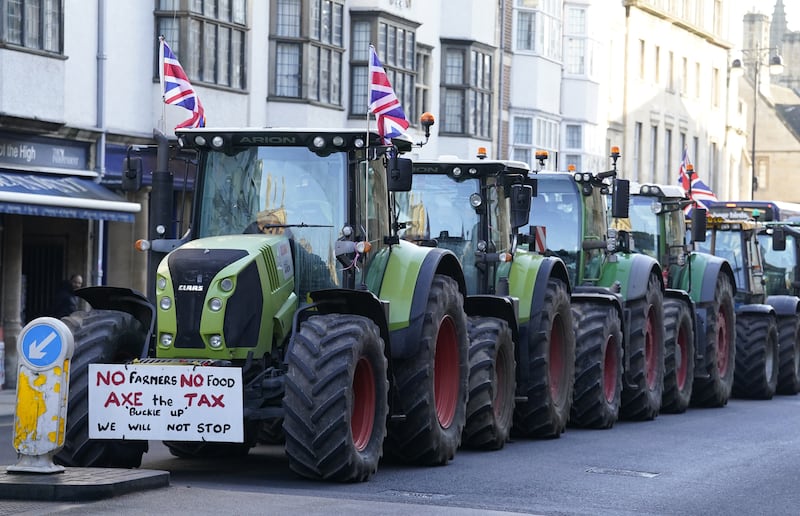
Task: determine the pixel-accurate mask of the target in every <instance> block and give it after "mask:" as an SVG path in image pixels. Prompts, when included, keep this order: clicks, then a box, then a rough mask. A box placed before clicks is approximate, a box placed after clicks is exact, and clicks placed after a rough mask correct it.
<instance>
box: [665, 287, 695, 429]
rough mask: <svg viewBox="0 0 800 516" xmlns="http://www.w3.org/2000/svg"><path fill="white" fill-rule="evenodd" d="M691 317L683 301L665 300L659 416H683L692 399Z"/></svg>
mask: <svg viewBox="0 0 800 516" xmlns="http://www.w3.org/2000/svg"><path fill="white" fill-rule="evenodd" d="M692 315H693V314H692V311H691V308H690V306H689V305H688V304H687V303H685V302H684V301H683V300H681V299H665V300H664V330H665V331H664V393H663V394H662V396H661V412H665V413H672V414H680V413H682V412H685V411H686V408H687V407H688V406H689V402H690V401H691V399H692V380H693V378H694V329H693V327H692Z"/></svg>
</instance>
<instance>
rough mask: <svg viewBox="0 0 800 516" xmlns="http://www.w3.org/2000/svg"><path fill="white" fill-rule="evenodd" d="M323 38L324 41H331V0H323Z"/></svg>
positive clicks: (321, 23)
mask: <svg viewBox="0 0 800 516" xmlns="http://www.w3.org/2000/svg"><path fill="white" fill-rule="evenodd" d="M320 25H321V26H322V37H321V38H320V39H322V42H323V43H330V42H331V2H330V0H323V2H322V20H321V22H320Z"/></svg>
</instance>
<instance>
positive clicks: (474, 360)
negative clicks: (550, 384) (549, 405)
mask: <svg viewBox="0 0 800 516" xmlns="http://www.w3.org/2000/svg"><path fill="white" fill-rule="evenodd" d="M468 329H469V330H468V331H469V401H468V402H467V422H466V425H465V426H464V432H463V434H462V444H463V445H464V446H467V447H470V448H479V449H486V450H499V449H500V448H502V447H503V446H504V445H505V443H506V441H507V440H508V436H509V434H510V432H511V424H512V421H513V417H514V394H515V391H516V377H515V369H514V368H515V364H516V362H515V360H514V340H513V338H512V336H511V329H510V328H509V327H508V323H507V322H505V321H504V320H502V319H497V318H494V317H470V318H469V319H468Z"/></svg>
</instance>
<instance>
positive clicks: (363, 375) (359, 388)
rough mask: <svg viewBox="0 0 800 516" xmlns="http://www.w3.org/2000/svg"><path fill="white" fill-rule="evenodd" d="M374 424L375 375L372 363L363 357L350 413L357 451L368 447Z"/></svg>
mask: <svg viewBox="0 0 800 516" xmlns="http://www.w3.org/2000/svg"><path fill="white" fill-rule="evenodd" d="M374 424H375V373H374V372H373V370H372V364H371V363H370V361H369V360H367V359H366V358H365V357H361V358H360V359H359V360H358V362H357V363H356V371H355V373H354V374H353V407H352V409H351V413H350V431H351V432H352V434H353V445H354V446H355V447H356V450H358V451H363V450H364V448H366V447H367V445H368V444H369V440H370V438H371V437H372V427H373V425H374Z"/></svg>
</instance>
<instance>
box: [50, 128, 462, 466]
mask: <svg viewBox="0 0 800 516" xmlns="http://www.w3.org/2000/svg"><path fill="white" fill-rule="evenodd" d="M177 136H178V144H179V147H180V148H181V149H182V150H183V152H186V151H187V150H188V151H191V152H193V153H194V154H195V158H194V159H196V162H197V175H196V177H195V178H194V182H193V189H194V190H193V194H194V202H193V207H192V213H191V224H190V225H188V227H187V228H186V232H185V233H183V230H181V231H173V230H170V229H169V228H173V227H174V226H175V225H176V224H175V218H174V216H173V208H172V207H171V206H170V204H169V203H171V201H172V195H173V186H172V181H171V173H170V172H169V170H168V163H169V159H168V158H166V157H165V156H167V155H168V154H169V152H170V146H169V145H168V143H166V141H165V140H164V139H162V140H161V141H160V142H159V154H158V158H159V159H158V167H157V170H156V171H154V172H153V192H152V194H151V227H152V228H155V234H154V235H153V237H152V238H151V240H150V241H149V247H150V252H151V253H152V260H151V262H152V264H153V266H154V270H153V271H152V277H153V294H152V296H151V299H148V298H147V297H145V296H143V295H142V294H139V293H138V292H135V291H133V290H131V289H124V288H112V287H105V288H97V289H88V290H84V291H83V292H82V295H83V297H84V298H85V299H86V300H87V301H88V302H89V303H90V305H91V306H92V310H90V311H88V312H78V313H75V314H73V315H72V316H70V317H68V318H66V319H65V321H66V322H67V323H68V324H69V325H70V327H71V328H72V331H73V333H74V335H75V340H76V352H75V357H74V359H73V369H72V378H71V385H70V393H69V394H70V399H69V414H68V419H67V436H66V445H65V447H64V449H63V450H62V451H61V452H60V454H59V456H58V459H59V460H60V461H61V462H62V463H64V464H67V465H73V466H109V465H112V466H128V467H131V466H134V467H135V466H138V465H139V463H140V462H141V457H142V453H143V452H144V451H145V450H146V447H147V442H146V441H139V440H136V441H133V440H113V441H106V440H95V439H90V438H89V437H88V435H89V431H88V423H87V414H88V413H89V411H94V410H99V407H96V406H95V405H92V406H89V405H88V404H87V380H88V378H87V369H88V367H89V365H91V364H93V363H107V362H115V363H126V364H129V365H128V366H127V367H129V368H131V369H135V370H136V369H138V370H142V371H143V372H142V374H147V368H148V367H150V366H151V365H159V366H163V365H164V364H193V365H194V366H196V367H197V368H203V367H208V366H216V367H228V368H238V369H240V370H241V378H242V382H243V384H244V385H243V394H242V396H243V399H242V405H243V410H242V413H241V415H240V416H241V418H242V422H243V425H244V432H243V433H244V438H243V439H242V440H241V442H209V441H203V440H186V439H185V438H183V436H184V434H182V433H180V432H171V433H168V435H167V436H166V437H160V440H163V441H165V443H166V445H167V446H168V447H169V448H170V450H171V451H172V452H173V454H175V455H177V456H181V457H197V456H225V455H234V454H243V453H247V450H248V449H249V448H250V447H252V446H254V445H256V444H258V443H261V442H275V441H284V440H285V449H286V454H287V456H288V459H289V466H290V468H291V469H292V470H293V471H294V472H296V473H298V474H299V475H301V476H304V477H308V478H318V479H327V480H334V481H362V480H366V479H368V478H369V477H370V476H371V475H372V474H373V473H374V472H375V471H376V470H377V468H378V462H379V460H380V458H381V456H382V455H383V454H384V452H385V453H386V454H388V455H391V456H392V457H394V458H395V459H398V460H400V461H404V462H408V463H413V464H421V465H439V464H445V463H447V462H448V461H449V460H451V459H452V458H453V456H454V454H455V453H456V450H457V448H458V447H459V445H460V443H461V435H462V430H463V427H464V424H465V420H466V404H467V387H468V372H469V366H468V340H467V318H466V315H465V313H464V308H463V298H464V295H465V292H466V286H465V283H464V275H463V272H462V269H461V266H460V264H459V262H458V259H457V258H456V256H455V255H454V254H453V253H452V252H450V251H448V250H446V249H437V248H430V247H420V246H417V245H414V244H413V243H411V242H408V241H405V240H402V239H400V238H399V237H398V235H397V233H396V227H397V224H396V221H395V220H394V218H393V215H394V212H393V211H392V210H391V209H390V205H391V203H392V199H393V196H394V191H399V190H408V189H409V188H410V178H411V170H410V161H408V160H405V159H402V158H399V157H398V156H397V154H398V152H402V151H407V150H409V149H410V147H411V146H410V144H408V142H404V141H399V140H396V141H395V145H394V146H384V145H381V144H380V140H379V138H378V135H376V134H373V133H365V132H364V131H358V130H350V129H343V130H328V129H325V130H323V129H320V130H316V129H309V130H300V129H286V130H281V129H247V130H245V129H242V130H217V129H209V128H206V129H195V130H188V129H187V130H179V131H177ZM130 163H131V165H130V166H129V170H128V174H129V178H130V179H131V182H132V183H134V184H137V185H138V181H137V180H136V177H137V176H138V175H140V174H141V165H140V164H141V161H138V162H137V160H136V159H135V156H134V157H133V158H132V159H131V160H130ZM137 163H139V166H137ZM164 203H166V206H165V204H164ZM165 228H167V229H165ZM177 235H182V236H180V237H179V238H175V237H176V236H177ZM165 253H166V254H165ZM134 359H135V363H131V361H132V360H134ZM201 370H202V369H201Z"/></svg>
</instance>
